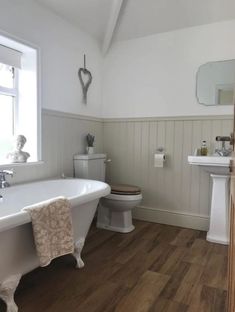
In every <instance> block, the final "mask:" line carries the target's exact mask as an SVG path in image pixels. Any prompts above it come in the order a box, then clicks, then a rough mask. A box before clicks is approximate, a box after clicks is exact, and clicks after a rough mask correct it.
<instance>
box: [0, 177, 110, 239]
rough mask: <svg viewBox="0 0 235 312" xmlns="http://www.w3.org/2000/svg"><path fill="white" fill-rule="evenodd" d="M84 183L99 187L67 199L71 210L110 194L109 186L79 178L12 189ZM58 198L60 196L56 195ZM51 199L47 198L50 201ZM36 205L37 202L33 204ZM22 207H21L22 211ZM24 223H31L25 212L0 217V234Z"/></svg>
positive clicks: (23, 184) (34, 182) (36, 182)
mask: <svg viewBox="0 0 235 312" xmlns="http://www.w3.org/2000/svg"><path fill="white" fill-rule="evenodd" d="M76 180H77V181H84V182H85V183H89V182H91V183H94V182H99V184H100V186H103V187H99V188H98V189H97V190H95V191H91V192H88V193H85V194H82V195H76V196H70V197H67V198H68V200H69V201H70V202H71V205H72V208H74V207H76V206H79V205H82V204H84V203H88V202H91V201H93V200H96V199H98V198H101V197H104V196H107V195H108V194H110V191H111V189H110V186H109V185H108V184H107V183H105V182H101V181H96V180H88V179H79V178H69V179H67V178H66V179H44V180H38V181H33V182H27V183H19V184H14V185H12V187H18V186H19V187H20V186H25V185H33V184H38V183H40V182H53V181H76ZM58 196H60V195H59V194H58ZM50 198H51V197H48V199H50ZM35 203H37V202H35ZM23 208H24V207H22V209H23ZM26 223H31V218H30V215H29V213H28V212H26V211H18V212H16V213H14V214H10V215H7V216H4V217H0V233H1V232H3V231H7V230H10V229H11V228H13V227H16V226H20V225H23V224H26Z"/></svg>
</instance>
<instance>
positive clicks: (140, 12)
mask: <svg viewBox="0 0 235 312" xmlns="http://www.w3.org/2000/svg"><path fill="white" fill-rule="evenodd" d="M122 11H123V12H122V14H121V16H120V20H119V26H118V27H117V28H118V29H117V31H116V39H117V40H126V39H131V38H137V37H143V36H146V35H151V34H155V33H160V32H166V31H170V30H175V29H180V28H186V27H191V26H197V25H203V24H210V23H213V22H219V21H222V20H228V19H233V18H235V0H127V1H126V5H125V8H123V10H122Z"/></svg>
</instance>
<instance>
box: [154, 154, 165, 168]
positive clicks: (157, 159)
mask: <svg viewBox="0 0 235 312" xmlns="http://www.w3.org/2000/svg"><path fill="white" fill-rule="evenodd" d="M165 160H166V155H165V154H155V155H154V167H158V168H163V166H164V162H165Z"/></svg>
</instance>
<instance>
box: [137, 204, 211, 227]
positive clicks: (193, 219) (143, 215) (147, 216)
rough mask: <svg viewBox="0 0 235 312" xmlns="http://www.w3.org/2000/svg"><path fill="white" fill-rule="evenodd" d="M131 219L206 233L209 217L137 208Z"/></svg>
mask: <svg viewBox="0 0 235 312" xmlns="http://www.w3.org/2000/svg"><path fill="white" fill-rule="evenodd" d="M132 215H133V218H134V219H138V220H143V221H149V222H156V223H162V224H168V225H175V226H180V227H185V228H190V229H195V230H201V231H208V229H209V217H207V216H199V215H192V214H186V213H182V212H172V211H169V210H160V209H154V208H150V207H143V206H139V207H136V208H134V210H133V213H132Z"/></svg>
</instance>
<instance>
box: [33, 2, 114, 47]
mask: <svg viewBox="0 0 235 312" xmlns="http://www.w3.org/2000/svg"><path fill="white" fill-rule="evenodd" d="M36 1H37V2H40V3H41V4H43V5H45V6H46V7H48V8H50V9H51V10H52V11H54V12H55V13H57V14H58V15H60V16H61V17H63V18H65V19H66V20H67V21H69V22H70V23H72V24H74V25H76V26H79V27H80V28H81V29H83V30H84V31H85V32H87V33H89V34H90V35H92V36H93V37H95V38H96V39H97V40H98V41H100V42H101V41H102V40H103V38H104V35H105V31H106V27H107V22H108V19H109V14H110V11H111V6H112V1H113V0H36Z"/></svg>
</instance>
